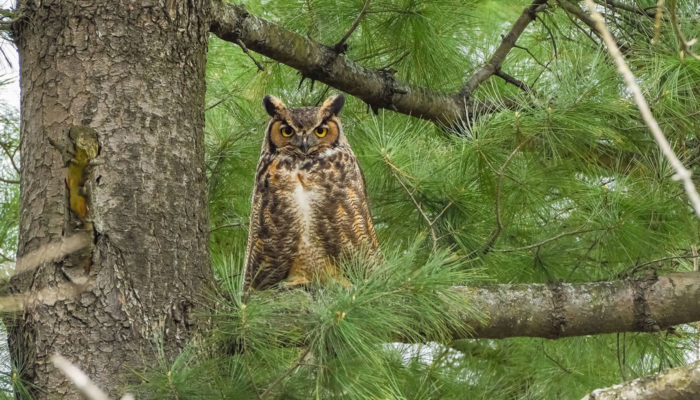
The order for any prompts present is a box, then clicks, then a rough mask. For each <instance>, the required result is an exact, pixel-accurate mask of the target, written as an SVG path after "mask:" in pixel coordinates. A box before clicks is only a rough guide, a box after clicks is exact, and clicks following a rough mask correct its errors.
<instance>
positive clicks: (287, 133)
mask: <svg viewBox="0 0 700 400" xmlns="http://www.w3.org/2000/svg"><path fill="white" fill-rule="evenodd" d="M280 132H282V136H284V137H290V136H292V135H293V134H294V129H292V127H290V126H287V125H285V126H283V127H282V128H280Z"/></svg>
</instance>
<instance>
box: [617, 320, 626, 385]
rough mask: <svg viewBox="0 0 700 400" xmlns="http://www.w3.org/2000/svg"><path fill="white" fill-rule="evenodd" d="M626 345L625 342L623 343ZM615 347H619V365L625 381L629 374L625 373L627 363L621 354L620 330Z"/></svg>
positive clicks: (621, 375)
mask: <svg viewBox="0 0 700 400" xmlns="http://www.w3.org/2000/svg"><path fill="white" fill-rule="evenodd" d="M623 346H624V344H623ZM615 347H616V349H617V367H618V368H619V369H620V377H622V380H623V381H626V380H627V374H626V373H625V363H624V360H623V356H622V355H621V354H620V332H618V333H617V336H616V339H615Z"/></svg>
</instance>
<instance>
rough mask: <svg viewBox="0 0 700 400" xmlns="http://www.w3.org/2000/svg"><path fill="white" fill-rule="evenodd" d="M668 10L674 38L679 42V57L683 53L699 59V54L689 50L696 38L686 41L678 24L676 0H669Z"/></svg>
mask: <svg viewBox="0 0 700 400" xmlns="http://www.w3.org/2000/svg"><path fill="white" fill-rule="evenodd" d="M668 12H669V14H670V15H671V26H673V33H675V35H676V39H678V41H679V42H680V46H681V58H683V56H684V54H690V56H691V57H694V58H695V59H698V60H700V56H698V55H697V54H695V53H693V52H692V51H691V50H690V48H691V47H692V46H693V45H694V44H695V43H696V42H697V39H692V40H690V41H686V40H685V37H683V32H681V27H680V25H679V24H678V15H676V0H669V2H668Z"/></svg>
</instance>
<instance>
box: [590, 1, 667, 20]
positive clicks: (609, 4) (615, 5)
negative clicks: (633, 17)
mask: <svg viewBox="0 0 700 400" xmlns="http://www.w3.org/2000/svg"><path fill="white" fill-rule="evenodd" d="M595 2H596V3H598V4H600V5H601V6H603V7H605V8H611V9H620V10H625V11H627V12H631V13H635V14H639V15H644V16H647V17H651V18H654V17H655V16H656V11H651V10H646V9H644V8H639V7H638V6H637V4H636V2H635V4H634V5H631V4H625V3H621V2H619V1H617V0H595Z"/></svg>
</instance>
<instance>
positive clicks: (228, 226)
mask: <svg viewBox="0 0 700 400" xmlns="http://www.w3.org/2000/svg"><path fill="white" fill-rule="evenodd" d="M242 225H243V224H241V223H240V222H235V223H232V224H226V225H221V226H217V227H216V228H212V229H210V230H209V233H212V232H215V231H218V230H219V229H227V228H235V227H239V226H242Z"/></svg>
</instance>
